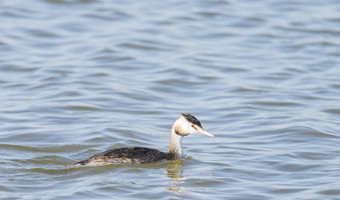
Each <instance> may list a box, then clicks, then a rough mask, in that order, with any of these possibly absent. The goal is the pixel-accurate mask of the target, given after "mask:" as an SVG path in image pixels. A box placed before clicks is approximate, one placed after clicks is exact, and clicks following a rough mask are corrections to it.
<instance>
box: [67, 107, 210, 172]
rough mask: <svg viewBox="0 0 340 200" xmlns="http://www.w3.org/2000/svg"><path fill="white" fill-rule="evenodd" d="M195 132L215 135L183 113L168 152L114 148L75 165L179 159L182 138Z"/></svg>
mask: <svg viewBox="0 0 340 200" xmlns="http://www.w3.org/2000/svg"><path fill="white" fill-rule="evenodd" d="M193 133H200V134H203V135H207V136H210V137H214V135H212V134H211V133H209V132H208V131H206V130H204V129H203V127H202V125H201V122H200V121H198V119H197V118H196V117H194V116H193V115H191V114H190V113H187V114H182V115H181V116H180V117H179V118H178V119H177V120H176V121H175V122H174V124H173V126H172V128H171V132H170V139H169V151H168V152H167V153H164V152H161V151H158V150H157V149H151V148H146V147H136V146H132V147H121V148H113V149H109V150H107V151H104V152H102V153H99V154H96V155H94V156H92V157H90V158H88V159H86V160H83V161H80V162H77V163H75V164H74V165H73V166H82V165H86V166H96V165H104V164H111V163H149V162H154V161H158V160H163V159H167V160H173V159H178V158H180V157H181V156H182V153H183V151H182V138H183V137H184V136H187V135H189V134H193Z"/></svg>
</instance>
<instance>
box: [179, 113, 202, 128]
mask: <svg viewBox="0 0 340 200" xmlns="http://www.w3.org/2000/svg"><path fill="white" fill-rule="evenodd" d="M182 115H183V117H185V119H187V120H188V121H189V122H191V123H193V124H195V125H197V126H199V127H201V128H202V125H201V122H200V121H198V119H196V117H194V116H193V115H191V114H190V113H187V114H183V113H182Z"/></svg>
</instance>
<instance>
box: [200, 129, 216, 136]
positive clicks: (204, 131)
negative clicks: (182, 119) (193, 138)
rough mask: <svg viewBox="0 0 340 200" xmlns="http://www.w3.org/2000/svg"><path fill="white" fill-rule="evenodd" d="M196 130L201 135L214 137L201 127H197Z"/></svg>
mask: <svg viewBox="0 0 340 200" xmlns="http://www.w3.org/2000/svg"><path fill="white" fill-rule="evenodd" d="M197 132H198V133H200V134H203V135H207V136H210V137H214V135H213V134H211V133H209V132H208V131H206V130H204V129H202V128H199V129H197Z"/></svg>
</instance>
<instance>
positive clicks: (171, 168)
mask: <svg viewBox="0 0 340 200" xmlns="http://www.w3.org/2000/svg"><path fill="white" fill-rule="evenodd" d="M183 165H184V161H183V160H181V159H177V160H171V161H170V162H169V165H168V168H167V170H166V171H167V172H168V177H169V178H172V179H173V181H171V182H170V184H169V185H170V187H168V188H167V190H168V191H170V192H176V193H181V192H183V191H184V190H185V187H183V186H181V185H182V184H183V183H185V180H186V178H184V177H183V176H182V166H183Z"/></svg>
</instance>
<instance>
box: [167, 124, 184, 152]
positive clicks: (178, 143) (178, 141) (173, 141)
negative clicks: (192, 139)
mask: <svg viewBox="0 0 340 200" xmlns="http://www.w3.org/2000/svg"><path fill="white" fill-rule="evenodd" d="M169 154H172V155H173V156H174V158H179V157H181V156H182V136H180V135H177V134H176V132H175V127H174V126H173V127H172V129H171V133H170V141H169Z"/></svg>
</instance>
